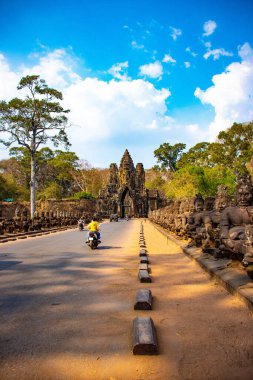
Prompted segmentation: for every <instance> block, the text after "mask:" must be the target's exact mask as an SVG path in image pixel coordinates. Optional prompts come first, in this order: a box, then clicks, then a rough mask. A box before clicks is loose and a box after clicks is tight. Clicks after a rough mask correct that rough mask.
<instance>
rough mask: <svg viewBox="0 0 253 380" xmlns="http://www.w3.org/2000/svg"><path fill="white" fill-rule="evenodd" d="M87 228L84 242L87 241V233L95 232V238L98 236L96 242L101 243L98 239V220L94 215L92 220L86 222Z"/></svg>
mask: <svg viewBox="0 0 253 380" xmlns="http://www.w3.org/2000/svg"><path fill="white" fill-rule="evenodd" d="M87 228H88V235H87V241H86V242H89V233H90V232H95V233H96V235H97V238H98V242H99V243H101V240H100V237H101V234H100V231H99V224H98V220H97V218H96V217H95V216H94V217H93V218H92V221H91V222H90V223H89V224H88V226H87Z"/></svg>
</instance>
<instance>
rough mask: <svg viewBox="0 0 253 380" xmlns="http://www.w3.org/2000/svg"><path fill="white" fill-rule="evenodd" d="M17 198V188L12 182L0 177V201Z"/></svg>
mask: <svg viewBox="0 0 253 380" xmlns="http://www.w3.org/2000/svg"><path fill="white" fill-rule="evenodd" d="M16 197H17V187H16V185H15V183H14V182H12V181H11V180H10V179H9V178H4V177H3V176H2V175H0V201H2V200H4V199H6V198H13V199H16Z"/></svg>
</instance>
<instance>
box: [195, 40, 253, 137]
mask: <svg viewBox="0 0 253 380" xmlns="http://www.w3.org/2000/svg"><path fill="white" fill-rule="evenodd" d="M238 54H239V56H240V58H241V62H233V63H231V64H230V65H229V66H228V67H227V68H226V70H225V71H224V72H223V73H221V74H217V75H214V76H213V78H212V82H213V86H211V87H209V88H208V89H207V90H205V91H204V90H201V89H200V88H197V89H196V90H195V96H196V97H197V98H199V99H200V101H201V102H202V103H203V104H209V105H211V106H212V107H213V108H214V110H215V118H214V120H213V122H212V123H211V124H210V126H209V133H210V137H211V138H212V139H214V138H215V137H216V136H217V134H218V133H219V131H221V130H224V129H226V128H228V127H230V126H231V125H232V124H233V123H234V122H246V121H251V120H253V50H252V48H251V47H250V45H249V44H248V43H245V44H244V45H243V46H241V47H239V51H238Z"/></svg>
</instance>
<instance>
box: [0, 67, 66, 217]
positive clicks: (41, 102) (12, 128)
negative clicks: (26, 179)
mask: <svg viewBox="0 0 253 380" xmlns="http://www.w3.org/2000/svg"><path fill="white" fill-rule="evenodd" d="M17 88H18V90H26V91H27V93H28V94H27V95H26V97H25V99H19V98H14V99H12V100H10V101H9V102H6V101H0V132H4V133H5V134H7V136H8V137H7V140H5V139H2V140H0V142H2V143H3V144H4V145H6V146H8V147H9V146H10V145H12V144H13V143H18V144H19V145H21V146H22V147H24V148H26V149H27V151H28V152H29V155H30V158H31V181H30V194H31V195H30V202H31V217H32V218H33V216H34V212H35V211H36V152H37V150H38V149H39V147H40V146H41V145H44V144H46V143H47V142H48V141H51V142H52V143H53V144H54V145H55V146H58V145H59V144H64V145H65V146H66V147H68V146H69V145H70V144H69V141H68V137H67V134H66V130H65V129H66V126H67V117H66V114H67V113H68V112H69V110H64V109H63V108H62V106H61V105H60V103H59V101H58V100H62V94H61V92H59V91H57V90H56V89H54V88H50V87H48V85H47V84H46V82H45V80H43V79H40V78H39V75H31V76H29V75H28V76H26V77H23V78H22V79H21V80H20V82H19V85H18V87H17Z"/></svg>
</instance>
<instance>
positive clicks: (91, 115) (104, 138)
mask: <svg viewBox="0 0 253 380" xmlns="http://www.w3.org/2000/svg"><path fill="white" fill-rule="evenodd" d="M127 66H128V63H127V62H123V63H120V64H116V65H114V66H112V68H111V70H112V73H114V76H115V77H117V76H118V75H119V79H122V77H121V75H123V76H124V74H122V72H121V71H120V69H121V70H125V69H127ZM151 67H152V66H151ZM155 67H156V65H155ZM157 67H159V65H157ZM74 68H75V62H74V58H73V57H71V55H69V54H68V53H67V52H66V51H64V50H56V51H53V52H50V53H48V54H47V55H45V54H43V55H42V56H38V57H37V63H36V64H35V65H33V66H31V67H27V66H22V67H20V68H19V69H18V71H14V70H12V69H11V68H10V66H9V65H8V62H7V60H6V58H5V57H4V56H3V55H0V79H1V84H2V86H1V88H0V96H1V99H6V100H9V99H10V98H12V97H13V96H17V95H18V96H20V91H19V92H18V91H17V90H16V86H17V84H18V82H19V80H20V78H21V77H22V76H23V75H26V74H38V75H41V77H42V78H44V79H45V80H46V82H47V83H48V84H49V85H50V86H52V87H55V88H57V89H60V90H61V92H62V93H63V99H64V100H63V106H64V107H65V108H67V109H70V111H71V112H70V113H69V114H68V118H69V123H70V128H69V129H68V131H67V132H68V135H69V139H70V142H71V143H72V148H71V149H72V150H73V151H75V152H76V153H77V155H78V156H79V157H80V158H85V159H88V160H89V161H91V162H92V163H93V164H95V165H99V166H107V165H108V161H109V162H110V161H111V160H112V158H111V156H113V155H114V154H116V151H117V150H119V149H120V153H119V154H122V152H121V151H122V150H124V149H125V148H126V147H131V146H133V145H135V144H138V145H140V144H139V142H140V141H141V142H142V144H144V145H147V146H151V148H150V149H151V151H152V150H153V149H154V148H155V146H156V145H157V144H156V143H155V141H154V138H155V139H158V138H159V141H160V138H161V133H164V132H163V131H165V130H166V129H167V130H169V128H170V125H171V123H172V122H173V120H172V119H171V118H170V117H168V116H167V112H168V109H167V106H166V101H167V99H168V98H169V96H170V92H169V90H167V89H164V88H162V89H159V90H158V89H156V88H155V87H154V85H153V84H152V83H150V82H148V81H146V80H143V79H138V80H130V79H129V80H120V81H118V80H117V81H116V80H114V79H113V80H111V81H108V82H106V81H103V80H99V79H98V78H94V77H89V76H87V77H86V78H84V79H83V78H81V77H80V76H79V75H78V74H77V73H76V72H75V70H74ZM158 71H159V73H160V74H161V70H160V69H159V70H158ZM154 72H155V68H153V71H152V70H151V72H149V73H150V74H152V73H153V74H152V75H154ZM157 130H159V133H158V134H157V132H156V131H157ZM153 136H154V137H153ZM134 141H136V142H134ZM154 144H155V145H154ZM96 145H99V152H100V153H99V155H98V150H96V149H95V148H96ZM122 146H123V147H122ZM101 152H102V153H101Z"/></svg>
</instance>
